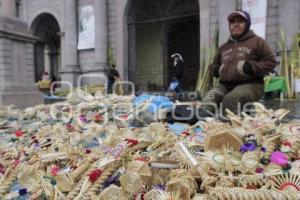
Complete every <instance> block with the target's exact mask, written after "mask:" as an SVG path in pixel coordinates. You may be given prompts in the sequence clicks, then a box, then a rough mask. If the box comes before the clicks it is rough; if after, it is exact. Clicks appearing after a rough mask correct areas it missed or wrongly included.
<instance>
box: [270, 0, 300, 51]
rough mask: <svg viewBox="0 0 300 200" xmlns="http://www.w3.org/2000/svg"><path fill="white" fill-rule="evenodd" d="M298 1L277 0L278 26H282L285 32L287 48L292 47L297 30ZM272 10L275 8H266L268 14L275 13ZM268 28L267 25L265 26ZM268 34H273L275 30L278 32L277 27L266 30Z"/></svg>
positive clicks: (299, 14)
mask: <svg viewBox="0 0 300 200" xmlns="http://www.w3.org/2000/svg"><path fill="white" fill-rule="evenodd" d="M299 9H300V2H299V0H289V1H284V0H279V1H278V21H279V27H281V28H282V30H283V31H284V33H285V36H286V42H287V43H286V45H287V48H288V49H291V48H292V45H293V42H294V39H295V35H296V34H297V33H298V31H299V25H300V24H299V18H300V13H299ZM274 11H276V10H275V8H273V9H272V10H271V9H270V10H268V15H270V14H269V13H271V12H273V13H271V14H273V15H276V14H277V13H275V12H274ZM267 29H268V27H267ZM267 31H268V33H269V34H275V33H276V32H279V31H278V29H277V30H276V29H275V30H274V28H273V30H272V29H271V30H270V28H269V29H268V30H267Z"/></svg>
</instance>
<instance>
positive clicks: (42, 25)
mask: <svg viewBox="0 0 300 200" xmlns="http://www.w3.org/2000/svg"><path fill="white" fill-rule="evenodd" d="M31 29H32V31H33V34H34V36H36V37H38V41H37V42H36V43H35V45H34V69H35V80H36V81H38V80H40V79H41V77H42V74H43V73H44V72H48V73H49V74H50V77H51V78H52V79H54V80H59V79H60V77H59V69H60V67H61V53H60V52H61V44H60V36H59V33H60V28H59V24H58V22H57V20H56V19H55V17H54V16H53V15H51V14H48V13H43V14H41V15H39V16H38V17H36V19H35V20H34V22H33V23H32V25H31Z"/></svg>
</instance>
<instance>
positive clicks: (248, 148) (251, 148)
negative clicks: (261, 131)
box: [240, 143, 256, 153]
mask: <svg viewBox="0 0 300 200" xmlns="http://www.w3.org/2000/svg"><path fill="white" fill-rule="evenodd" d="M255 149H256V145H255V144H253V143H245V144H243V145H242V146H241V147H240V152H242V153H245V152H247V151H255Z"/></svg>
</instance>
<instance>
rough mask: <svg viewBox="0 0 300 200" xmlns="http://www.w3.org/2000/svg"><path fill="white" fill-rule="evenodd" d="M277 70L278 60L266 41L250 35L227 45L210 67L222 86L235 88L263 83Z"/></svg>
mask: <svg viewBox="0 0 300 200" xmlns="http://www.w3.org/2000/svg"><path fill="white" fill-rule="evenodd" d="M275 66H276V61H275V57H274V55H273V54H272V51H271V49H270V47H269V45H268V44H267V43H266V42H265V40H264V39H262V38H261V37H259V36H257V35H255V34H254V32H253V31H252V30H250V31H248V32H247V33H246V34H244V35H243V36H242V37H241V38H239V39H233V38H232V37H230V38H229V40H228V41H227V42H226V43H225V44H223V45H222V46H221V47H220V48H219V49H218V52H217V54H216V56H215V58H214V60H213V63H212V64H211V65H210V66H209V69H210V72H211V74H212V75H214V76H216V77H220V83H221V84H223V85H225V86H228V87H235V86H237V85H240V84H244V83H261V84H263V77H264V76H265V75H267V74H268V73H269V72H271V71H272V70H273V69H274V68H275Z"/></svg>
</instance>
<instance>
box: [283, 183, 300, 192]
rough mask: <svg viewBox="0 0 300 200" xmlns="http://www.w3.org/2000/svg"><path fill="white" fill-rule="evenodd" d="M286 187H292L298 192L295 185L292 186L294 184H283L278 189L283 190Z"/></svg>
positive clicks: (299, 189)
mask: <svg viewBox="0 0 300 200" xmlns="http://www.w3.org/2000/svg"><path fill="white" fill-rule="evenodd" d="M286 187H294V188H296V189H297V190H298V191H300V188H299V187H298V186H297V185H296V184H294V183H285V184H283V185H282V186H281V187H280V188H279V190H284V189H285V188H286Z"/></svg>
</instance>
